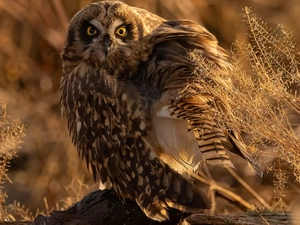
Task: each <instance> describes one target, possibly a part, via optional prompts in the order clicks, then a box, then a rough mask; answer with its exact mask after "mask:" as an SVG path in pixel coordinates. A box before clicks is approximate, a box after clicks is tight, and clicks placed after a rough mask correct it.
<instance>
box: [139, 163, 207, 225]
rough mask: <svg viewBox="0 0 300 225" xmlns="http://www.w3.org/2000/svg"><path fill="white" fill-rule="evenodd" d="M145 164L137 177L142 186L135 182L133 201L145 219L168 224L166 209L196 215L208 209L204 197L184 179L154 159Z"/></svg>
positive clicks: (186, 177) (202, 193)
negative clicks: (144, 215)
mask: <svg viewBox="0 0 300 225" xmlns="http://www.w3.org/2000/svg"><path fill="white" fill-rule="evenodd" d="M144 159H145V158H144ZM146 161H147V162H145V163H144V167H143V171H142V173H141V174H140V175H139V176H140V179H142V181H143V182H138V183H137V189H135V190H137V191H136V192H135V196H136V197H135V201H136V202H137V204H138V205H139V206H140V208H141V209H142V211H143V212H144V213H145V214H146V215H147V216H148V217H149V218H151V219H153V220H157V221H165V220H168V218H169V217H168V208H175V209H178V210H180V211H182V212H186V213H199V212H201V211H203V209H208V208H210V203H209V200H208V198H207V196H206V195H205V194H204V192H203V191H202V190H201V189H200V187H197V186H195V185H194V184H193V183H192V181H191V180H189V177H188V175H185V174H183V175H181V174H179V173H177V172H176V171H174V170H173V169H171V168H170V167H169V166H168V165H167V164H165V163H163V162H162V161H161V160H159V159H158V158H156V157H155V158H153V159H151V157H150V158H148V159H147V160H146ZM145 165H148V166H149V167H147V166H145ZM148 169H150V171H149V170H148ZM143 173H145V174H143Z"/></svg>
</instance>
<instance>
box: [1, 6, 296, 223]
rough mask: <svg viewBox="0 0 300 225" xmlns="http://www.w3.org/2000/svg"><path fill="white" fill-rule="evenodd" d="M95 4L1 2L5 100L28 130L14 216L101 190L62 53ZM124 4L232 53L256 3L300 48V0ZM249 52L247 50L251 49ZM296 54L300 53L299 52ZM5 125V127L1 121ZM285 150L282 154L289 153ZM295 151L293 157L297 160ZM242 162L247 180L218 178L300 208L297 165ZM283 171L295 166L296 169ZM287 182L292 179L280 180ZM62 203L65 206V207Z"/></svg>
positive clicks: (222, 208)
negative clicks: (81, 146)
mask: <svg viewBox="0 0 300 225" xmlns="http://www.w3.org/2000/svg"><path fill="white" fill-rule="evenodd" d="M90 2H92V1H91V0H80V1H73V0H49V1H44V0H30V1H24V0H0V32H1V33H0V34H1V35H0V102H5V103H6V110H7V114H8V115H10V117H8V121H11V120H12V119H14V118H19V119H20V121H22V123H23V124H24V126H25V129H26V131H25V134H26V135H25V137H24V139H23V142H22V143H21V147H22V148H21V150H19V151H18V153H17V155H18V156H17V157H15V158H13V159H12V161H11V165H10V168H9V172H8V176H9V179H10V180H6V182H4V183H2V184H1V185H2V186H3V187H2V188H3V189H2V190H3V192H6V194H7V196H8V197H7V199H6V205H8V204H12V205H10V206H9V207H8V208H7V209H6V211H9V214H10V215H11V216H13V218H15V219H18V218H19V217H22V218H25V219H26V218H27V219H30V217H29V216H30V214H29V213H28V212H27V211H26V209H24V210H23V209H22V206H21V205H25V206H26V208H29V209H30V210H31V211H32V212H34V213H35V211H36V210H37V209H38V208H39V209H45V211H48V210H49V209H51V208H53V207H57V208H61V207H65V206H66V205H68V204H70V202H72V201H74V200H77V199H80V198H81V197H82V196H83V195H85V194H87V193H88V192H90V191H91V190H95V189H96V188H97V184H95V183H94V182H93V180H92V176H91V174H90V173H89V172H88V171H87V170H86V166H85V164H84V162H82V161H81V160H80V159H79V157H78V156H77V153H76V150H75V148H74V147H73V146H72V144H71V142H70V139H69V137H68V133H67V130H66V122H65V121H64V120H63V119H62V118H61V115H60V106H59V93H58V89H59V83H60V76H61V60H60V56H59V54H60V51H61V49H62V46H63V42H64V38H65V35H66V30H67V26H68V21H69V20H70V18H71V17H72V16H73V15H74V14H75V13H76V12H77V11H78V10H79V9H80V8H82V7H84V6H85V5H86V4H88V3H90ZM124 2H125V3H128V4H130V5H133V6H137V7H142V8H145V9H147V10H149V11H151V12H154V13H157V14H158V15H161V16H162V17H165V18H167V19H174V18H185V19H191V20H195V21H198V22H199V23H200V24H202V25H204V26H205V27H206V28H207V29H208V30H210V31H211V32H212V33H213V34H215V35H216V36H217V38H218V39H219V42H220V45H221V46H222V47H224V48H227V49H230V48H231V47H232V43H234V42H235V40H236V39H239V40H240V41H241V42H246V41H247V39H248V36H247V34H246V25H245V23H244V19H245V18H244V17H242V15H241V13H242V9H243V8H244V7H245V6H250V7H252V11H253V12H254V13H255V14H257V15H258V16H259V17H261V18H262V19H263V21H265V22H266V23H267V24H268V25H269V26H271V27H273V28H275V27H276V26H277V25H278V24H281V23H282V24H285V25H287V27H288V28H289V29H290V30H291V31H292V32H293V35H294V39H295V40H294V39H293V40H292V41H295V42H298V43H300V32H299V30H300V23H299V19H298V18H299V15H300V2H299V1H298V0H289V1H284V0H253V1H250V0H239V1H235V0H185V1H179V0H144V1H139V0H127V1H124ZM276 32H278V31H275V33H272V35H275V36H276ZM261 35H262V36H263V35H264V34H261ZM241 42H240V43H241ZM277 44H278V43H277ZM277 44H275V45H277ZM238 47H239V46H237V48H238ZM273 47H274V46H273ZM242 52H246V49H244V50H243V51H242ZM293 54H299V52H297V51H295V52H294V53H293ZM243 57H247V56H243ZM268 57H270V56H268ZM298 65H299V64H298ZM293 74H295V73H293ZM298 76H299V75H298ZM245 88H247V87H245ZM275 89H276V88H275ZM0 115H1V114H0ZM6 119H7V117H6ZM298 124H299V121H298V118H297V117H296V118H294V119H293V121H292V125H293V127H292V128H294V129H295V130H296V134H298V133H299V128H298ZM268 125H269V124H268ZM18 126H20V127H21V128H22V129H21V130H22V132H21V133H23V129H24V127H23V125H18ZM10 127H12V126H10ZM0 128H1V129H2V130H3V126H1V122H0ZM21 136H22V135H21ZM0 137H1V136H0ZM0 140H1V139H0ZM10 149H12V148H10ZM13 149H16V148H13ZM263 150H264V151H265V152H267V153H268V154H265V156H266V157H264V162H266V161H274V159H275V157H274V154H272V152H273V148H272V146H271V147H270V145H265V146H264V149H263ZM285 150H287V148H286V149H285ZM285 150H281V152H282V155H284V151H285ZM295 151H297V150H295ZM287 153H288V152H287ZM10 154H11V153H10ZM295 154H298V153H297V152H296V153H295ZM295 154H294V155H293V154H291V155H288V154H286V156H287V158H289V157H294V156H295ZM1 155H2V156H3V157H4V153H1ZM276 162H277V161H276ZM295 162H296V161H295ZM278 163H279V164H280V163H281V162H278ZM278 163H277V164H278ZM234 164H235V166H236V168H237V170H236V173H238V174H239V176H241V179H239V178H238V179H237V178H236V177H234V174H232V173H230V172H228V171H224V170H221V169H217V172H214V173H213V174H212V175H213V176H214V178H215V179H217V180H218V181H220V182H226V183H227V185H228V186H230V187H232V188H233V190H234V192H235V193H237V194H238V195H239V196H242V197H243V198H244V199H246V201H248V202H249V203H250V204H255V205H258V206H261V204H262V203H261V202H260V201H259V200H258V198H257V197H253V195H252V194H249V188H244V187H242V185H241V184H240V183H241V182H239V181H242V180H246V181H247V184H248V185H250V186H251V187H253V188H254V189H255V191H256V192H257V193H258V196H260V197H261V198H262V199H264V201H265V202H267V203H266V204H265V203H263V204H262V205H263V206H265V207H266V206H267V207H266V208H270V209H272V208H276V207H277V205H278V199H277V200H276V198H274V197H276V196H277V197H278V196H279V198H280V199H281V200H282V201H281V203H280V204H281V206H285V207H286V208H288V209H293V210H297V207H299V203H298V205H297V202H300V189H299V185H298V183H296V182H295V180H296V178H297V177H296V176H294V173H293V172H294V169H295V167H296V166H297V164H295V165H294V166H295V167H293V168H292V167H291V169H289V168H287V171H286V172H284V173H281V171H282V170H278V168H279V167H276V168H273V170H270V171H269V172H265V173H264V176H263V178H261V177H259V176H257V175H256V174H255V173H254V172H252V171H251V170H249V168H248V167H245V162H244V161H243V160H242V159H239V158H234ZM283 166H284V167H289V164H287V165H283ZM298 166H300V164H298ZM298 169H299V168H298ZM274 171H275V177H276V176H279V177H280V178H279V179H275V184H276V185H275V187H277V189H276V188H275V189H274V179H273V177H274ZM278 171H279V172H278ZM231 172H232V171H231ZM233 173H235V172H234V171H233ZM282 177H284V179H283V178H282ZM10 181H11V182H10ZM281 181H284V182H283V183H279V184H278V183H276V182H281ZM247 189H248V190H247ZM281 189H282V190H281ZM274 190H275V191H279V193H280V195H278V194H276V193H274ZM0 195H1V193H0ZM66 196H68V197H66ZM61 200H62V201H61ZM0 202H1V198H0ZM2 202H3V201H2ZM17 202H19V203H17ZM58 203H60V204H59V205H57V204H58ZM217 206H218V207H217V210H219V212H227V211H231V210H237V209H236V208H234V209H233V208H232V206H230V205H228V204H225V202H224V201H221V202H218V204H217ZM2 218H3V217H2Z"/></svg>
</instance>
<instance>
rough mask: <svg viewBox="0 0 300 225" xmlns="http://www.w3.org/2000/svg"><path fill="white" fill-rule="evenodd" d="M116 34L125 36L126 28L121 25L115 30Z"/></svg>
mask: <svg viewBox="0 0 300 225" xmlns="http://www.w3.org/2000/svg"><path fill="white" fill-rule="evenodd" d="M116 34H117V35H119V36H120V37H125V36H126V35H127V30H126V27H125V26H122V27H120V28H118V30H116Z"/></svg>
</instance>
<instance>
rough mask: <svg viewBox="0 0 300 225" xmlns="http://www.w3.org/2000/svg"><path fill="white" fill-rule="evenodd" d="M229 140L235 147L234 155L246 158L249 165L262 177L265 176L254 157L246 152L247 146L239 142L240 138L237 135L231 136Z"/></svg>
mask: <svg viewBox="0 0 300 225" xmlns="http://www.w3.org/2000/svg"><path fill="white" fill-rule="evenodd" d="M228 137H229V139H230V140H231V142H232V144H233V146H234V151H232V152H234V153H236V154H238V155H240V156H242V157H243V158H245V159H246V160H247V161H248V162H249V165H250V166H251V167H252V168H253V169H254V170H255V171H256V172H257V173H258V174H259V175H260V176H262V175H263V171H262V168H261V166H260V165H259V164H258V163H257V162H256V161H255V160H254V159H253V158H252V156H251V155H250V154H249V152H248V151H247V150H246V146H245V144H244V142H243V141H241V140H239V139H240V136H239V135H237V134H235V132H233V134H229V136H228Z"/></svg>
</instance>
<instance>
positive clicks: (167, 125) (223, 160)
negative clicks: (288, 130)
mask: <svg viewBox="0 0 300 225" xmlns="http://www.w3.org/2000/svg"><path fill="white" fill-rule="evenodd" d="M149 39H151V40H152V42H150V43H155V45H154V46H153V49H152V54H151V56H150V58H149V60H148V62H147V71H146V76H147V78H148V79H149V80H150V82H151V83H152V84H154V86H156V87H158V88H160V91H161V93H162V94H161V98H160V99H159V100H158V101H157V102H156V103H155V104H154V106H153V108H152V122H153V131H152V133H151V134H150V138H152V139H153V140H155V141H154V143H156V147H155V149H156V151H157V152H158V154H159V155H160V157H161V159H162V160H163V161H165V162H168V164H170V165H171V166H172V167H173V168H176V169H177V170H178V171H179V172H180V171H185V170H186V168H188V169H191V170H197V169H198V167H199V166H200V165H201V161H202V160H203V159H204V160H205V161H207V162H209V163H211V164H214V165H223V166H233V165H232V163H231V161H230V159H229V156H228V155H227V151H231V152H233V153H235V154H237V155H240V156H241V157H243V158H245V159H247V161H248V162H249V163H250V164H251V165H252V166H253V167H254V168H255V169H256V170H257V171H259V172H260V168H259V166H258V165H257V164H256V163H255V161H254V160H253V159H252V157H251V156H250V154H249V153H248V152H247V150H246V147H245V144H244V143H243V141H242V139H241V137H240V135H239V134H238V133H237V132H236V131H234V130H230V128H228V129H226V130H224V129H221V128H220V126H218V124H217V123H216V120H214V116H216V114H215V112H216V110H217V111H219V112H220V113H222V114H225V115H226V113H229V112H230V110H231V109H230V108H226V107H228V105H226V104H223V103H222V99H218V103H216V99H215V96H213V95H212V94H211V93H209V92H208V91H206V90H205V88H204V86H203V85H205V82H199V76H200V78H201V76H204V74H195V66H194V65H193V63H192V62H191V60H189V59H188V53H189V52H190V51H192V50H194V49H197V50H199V52H201V54H202V55H203V56H204V57H206V59H207V60H208V61H210V62H213V63H214V64H215V65H217V66H218V67H220V68H224V69H227V68H230V64H229V63H228V60H227V54H226V52H225V50H223V49H222V48H221V47H219V46H218V43H217V40H216V38H215V37H214V36H213V35H212V34H210V33H209V32H208V31H207V30H206V29H205V28H203V27H202V26H200V25H199V24H197V23H195V22H192V21H187V20H176V21H168V22H166V23H165V24H164V25H162V26H160V27H158V28H157V29H156V30H155V31H154V32H153V35H152V36H151V37H149ZM220 110H221V111H220Z"/></svg>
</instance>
